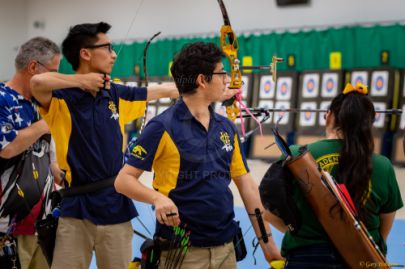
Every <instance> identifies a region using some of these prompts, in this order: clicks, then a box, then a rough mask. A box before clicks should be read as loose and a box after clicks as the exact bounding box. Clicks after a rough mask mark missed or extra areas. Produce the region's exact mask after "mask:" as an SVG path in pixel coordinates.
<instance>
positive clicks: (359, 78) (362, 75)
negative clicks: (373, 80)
mask: <svg viewBox="0 0 405 269" xmlns="http://www.w3.org/2000/svg"><path fill="white" fill-rule="evenodd" d="M358 82H360V83H362V84H363V85H366V86H367V84H368V73H367V71H354V72H352V79H351V83H352V85H353V86H356V84H357V83H358Z"/></svg>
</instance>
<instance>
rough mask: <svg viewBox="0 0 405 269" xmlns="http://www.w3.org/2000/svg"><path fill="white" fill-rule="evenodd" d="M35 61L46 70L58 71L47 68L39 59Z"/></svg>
mask: <svg viewBox="0 0 405 269" xmlns="http://www.w3.org/2000/svg"><path fill="white" fill-rule="evenodd" d="M36 62H37V64H39V65H40V66H42V67H43V68H45V69H46V71H48V72H58V70H55V69H49V68H48V67H46V65H44V64H43V63H41V62H40V61H36Z"/></svg>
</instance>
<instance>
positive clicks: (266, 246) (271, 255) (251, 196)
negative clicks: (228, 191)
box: [233, 173, 283, 262]
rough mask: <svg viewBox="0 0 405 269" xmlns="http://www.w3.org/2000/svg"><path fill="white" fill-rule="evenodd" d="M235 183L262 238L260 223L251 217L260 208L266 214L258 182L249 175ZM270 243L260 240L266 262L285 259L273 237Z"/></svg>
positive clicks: (256, 232)
mask: <svg viewBox="0 0 405 269" xmlns="http://www.w3.org/2000/svg"><path fill="white" fill-rule="evenodd" d="M233 180H234V182H235V184H236V186H237V187H238V190H239V193H240V195H241V197H242V200H243V203H244V204H245V207H246V211H247V212H248V214H249V216H250V221H251V222H252V225H253V228H254V230H255V234H256V236H257V237H258V238H261V237H262V234H261V231H260V227H259V224H258V221H257V219H256V217H255V216H251V215H250V214H254V212H255V209H256V208H258V209H259V210H260V212H264V208H263V205H262V203H261V202H260V198H259V197H260V196H259V190H258V186H257V184H256V182H255V181H254V180H253V178H252V177H251V175H250V174H249V173H247V174H245V175H243V176H239V177H235V178H234V179H233ZM263 222H264V227H265V229H266V233H267V234H270V233H271V229H270V225H269V223H268V222H267V221H265V220H264V221H263ZM268 239H269V240H268V242H267V243H264V242H263V240H260V241H259V242H260V246H261V248H262V250H263V253H264V255H265V257H266V260H267V261H268V262H271V261H273V260H281V259H283V257H282V256H281V254H280V251H279V249H278V248H277V246H276V243H275V242H274V240H273V237H272V236H269V237H268Z"/></svg>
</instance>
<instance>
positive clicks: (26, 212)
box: [0, 37, 61, 269]
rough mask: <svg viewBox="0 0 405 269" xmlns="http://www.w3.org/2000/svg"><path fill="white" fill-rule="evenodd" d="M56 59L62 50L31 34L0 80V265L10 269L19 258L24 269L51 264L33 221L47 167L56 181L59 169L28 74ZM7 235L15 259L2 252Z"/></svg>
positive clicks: (49, 67)
mask: <svg viewBox="0 0 405 269" xmlns="http://www.w3.org/2000/svg"><path fill="white" fill-rule="evenodd" d="M59 62H60V49H59V48H58V46H57V45H56V44H55V43H54V42H53V41H51V40H49V39H47V38H44V37H35V38H32V39H30V40H28V41H27V42H25V43H24V44H22V45H21V47H20V48H19V50H18V53H17V56H16V58H15V69H16V72H15V74H14V75H13V76H12V78H11V79H10V80H9V81H7V82H6V83H0V177H1V178H0V216H1V217H0V242H1V244H0V268H12V267H13V266H15V265H16V263H18V261H19V262H20V265H21V267H19V268H22V269H28V268H43V269H46V268H49V266H48V264H47V262H46V260H45V257H44V255H43V254H42V251H41V249H40V247H39V245H38V238H37V236H36V235H35V227H34V223H35V221H36V220H37V219H41V217H42V215H41V206H42V198H41V196H42V192H43V189H44V188H45V186H44V185H43V184H45V182H46V184H50V185H52V183H53V181H52V178H53V177H52V175H51V173H50V169H49V168H51V170H52V174H54V177H55V179H56V181H58V182H59V181H60V180H61V177H60V173H61V171H60V170H59V169H58V166H57V164H56V163H55V162H54V163H52V160H51V158H50V154H51V150H52V149H51V148H52V146H51V143H50V134H49V127H48V125H47V124H46V122H45V121H44V120H43V119H40V117H39V114H38V111H37V108H36V105H35V102H33V100H32V92H31V89H30V79H31V78H32V76H34V75H35V74H41V73H44V72H52V71H54V72H56V71H57V70H58V68H59ZM22 155H24V156H25V157H24V158H22ZM25 160H31V161H32V163H33V164H34V163H35V164H36V167H35V168H33V166H31V163H29V164H28V165H27V166H24V164H25V163H26V162H25ZM22 166H24V168H23V169H21V171H20V172H18V173H19V174H20V175H24V176H20V177H16V176H14V175H15V174H16V173H17V170H18V169H19V167H22ZM34 169H35V170H36V171H38V174H37V175H38V177H37V178H35V176H32V175H33V172H34V171H35V170H34ZM20 179H21V181H20ZM22 181H24V182H22ZM17 182H18V183H19V185H21V186H22V187H21V190H22V191H23V192H24V196H23V198H22V199H23V200H24V201H23V203H21V204H22V205H21V206H16V205H17V204H19V202H20V200H19V199H20V196H17V195H15V196H13V195H12V194H13V192H17V190H16V189H15V188H14V186H15V185H12V184H11V183H13V184H18V183H17ZM22 183H24V184H22ZM24 186H25V188H24ZM38 188H39V192H38ZM10 205H11V206H10ZM10 207H13V208H12V209H10ZM10 235H13V236H15V237H16V238H17V241H18V251H17V252H18V258H19V259H18V260H17V259H15V257H11V256H7V255H5V253H4V251H3V247H4V244H3V243H4V240H3V239H4V237H5V236H10ZM13 268H14V267H13Z"/></svg>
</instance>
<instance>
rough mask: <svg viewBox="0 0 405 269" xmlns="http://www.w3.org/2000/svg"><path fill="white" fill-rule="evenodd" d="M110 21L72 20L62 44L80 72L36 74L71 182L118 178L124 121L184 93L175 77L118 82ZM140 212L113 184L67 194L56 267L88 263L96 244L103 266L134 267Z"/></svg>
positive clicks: (59, 155) (67, 182)
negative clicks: (151, 103)
mask: <svg viewBox="0 0 405 269" xmlns="http://www.w3.org/2000/svg"><path fill="white" fill-rule="evenodd" d="M109 29H110V25H109V24H107V23H104V22H100V23H94V24H79V25H76V26H74V27H72V28H70V31H69V33H68V36H67V37H66V38H65V40H64V41H63V43H62V52H63V55H64V56H65V58H66V59H67V61H68V62H69V63H70V64H71V65H72V67H73V69H74V70H75V72H76V74H74V75H64V74H59V73H49V74H43V75H37V76H34V77H33V79H32V80H31V85H32V89H33V94H34V96H35V98H36V99H37V100H38V101H39V103H40V104H41V108H40V112H41V114H42V116H43V118H44V119H45V121H46V122H47V123H48V125H49V126H50V129H51V133H52V135H53V136H54V139H55V142H56V150H57V159H58V163H59V165H60V166H61V169H63V170H65V171H66V180H65V187H66V188H70V187H81V186H84V185H89V184H90V185H91V184H92V183H96V182H100V181H105V180H107V181H109V180H110V179H112V178H114V177H115V176H116V175H117V174H118V172H119V170H120V169H121V167H122V165H123V153H122V144H123V138H122V131H123V127H124V125H125V124H126V123H129V122H130V121H132V120H135V119H137V118H139V117H142V116H143V114H144V111H145V106H146V101H147V100H153V99H157V98H160V97H177V96H178V92H177V89H176V87H175V85H174V83H166V84H162V85H156V86H155V85H154V86H150V87H148V88H133V87H128V86H123V85H118V84H114V83H110V81H109V79H110V77H109V75H108V74H110V73H111V71H112V68H113V64H114V61H115V60H116V57H117V55H116V53H115V51H114V50H113V48H112V44H111V40H110V38H109V37H108V36H107V34H106V33H107V31H108V30H109ZM93 186H94V184H93ZM135 216H137V212H136V210H135V207H134V205H133V202H132V201H131V200H130V199H128V198H127V197H125V196H123V195H121V194H119V193H117V192H116V191H115V189H114V187H113V186H112V185H111V186H109V187H105V188H102V189H101V190H97V191H95V192H91V193H86V194H83V195H76V196H73V197H66V198H63V200H62V204H61V217H60V219H59V225H58V230H57V236H56V245H55V251H54V258H53V264H52V268H61V269H66V268H75V269H82V268H83V269H85V268H88V267H89V265H90V262H91V257H92V251H93V250H95V252H96V261H97V266H98V268H100V269H111V268H114V269H116V268H117V269H126V268H128V264H129V262H130V260H131V255H132V234H133V230H132V226H131V222H130V220H131V219H132V218H133V217H135Z"/></svg>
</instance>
